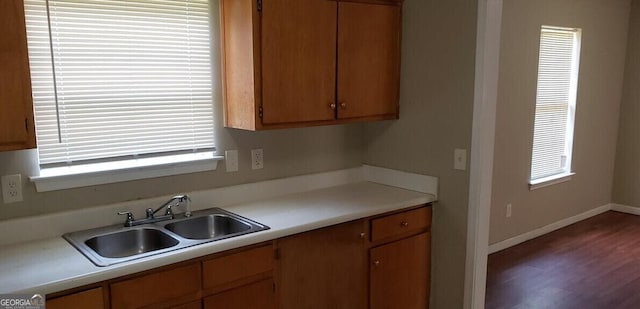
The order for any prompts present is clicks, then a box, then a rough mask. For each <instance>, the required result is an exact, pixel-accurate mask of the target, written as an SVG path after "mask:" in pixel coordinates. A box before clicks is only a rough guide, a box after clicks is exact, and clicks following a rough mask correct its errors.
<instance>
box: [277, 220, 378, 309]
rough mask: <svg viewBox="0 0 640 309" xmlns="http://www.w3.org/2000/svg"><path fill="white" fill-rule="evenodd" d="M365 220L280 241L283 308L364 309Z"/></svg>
mask: <svg viewBox="0 0 640 309" xmlns="http://www.w3.org/2000/svg"><path fill="white" fill-rule="evenodd" d="M365 232H366V225H365V221H364V220H357V221H353V222H348V223H343V224H339V225H335V226H331V227H328V228H323V229H319V230H315V231H311V232H306V233H302V234H298V235H294V236H290V237H286V238H283V239H280V240H278V241H277V248H278V249H277V250H278V251H277V252H278V261H277V263H278V279H279V280H278V291H279V294H280V308H282V309H298V308H309V309H311V308H318V309H321V308H354V309H356V308H365V306H366V295H367V293H366V285H365V282H366V262H365V261H366V256H365V252H366V251H365V242H366V237H365Z"/></svg>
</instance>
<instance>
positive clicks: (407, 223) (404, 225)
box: [400, 221, 409, 227]
mask: <svg viewBox="0 0 640 309" xmlns="http://www.w3.org/2000/svg"><path fill="white" fill-rule="evenodd" d="M400 225H402V227H408V226H409V222H407V221H402V223H400Z"/></svg>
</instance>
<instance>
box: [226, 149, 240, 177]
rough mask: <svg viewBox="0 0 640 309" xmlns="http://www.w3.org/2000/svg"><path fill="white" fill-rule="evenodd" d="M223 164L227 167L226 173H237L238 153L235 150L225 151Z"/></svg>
mask: <svg viewBox="0 0 640 309" xmlns="http://www.w3.org/2000/svg"><path fill="white" fill-rule="evenodd" d="M224 162H225V164H226V166H227V173H228V172H237V171H238V151H237V150H227V151H225V152H224Z"/></svg>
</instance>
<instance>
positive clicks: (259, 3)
mask: <svg viewBox="0 0 640 309" xmlns="http://www.w3.org/2000/svg"><path fill="white" fill-rule="evenodd" d="M256 2H257V8H258V12H261V13H262V0H256Z"/></svg>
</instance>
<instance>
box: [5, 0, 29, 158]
mask: <svg viewBox="0 0 640 309" xmlns="http://www.w3.org/2000/svg"><path fill="white" fill-rule="evenodd" d="M0 29H2V31H1V32H0V151H6V150H19V149H28V148H35V147H36V136H35V126H34V122H33V100H32V97H31V77H30V73H29V56H28V52H27V34H26V28H25V19H24V5H23V1H22V0H2V1H0Z"/></svg>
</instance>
